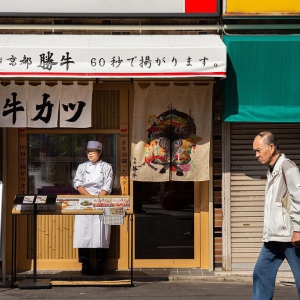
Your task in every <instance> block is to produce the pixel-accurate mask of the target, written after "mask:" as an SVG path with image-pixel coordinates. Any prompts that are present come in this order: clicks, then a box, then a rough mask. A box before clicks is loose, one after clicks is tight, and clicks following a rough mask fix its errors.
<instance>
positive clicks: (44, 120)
mask: <svg viewBox="0 0 300 300" xmlns="http://www.w3.org/2000/svg"><path fill="white" fill-rule="evenodd" d="M92 91H93V85H92V83H90V84H89V85H85V86H77V84H74V85H71V86H65V85H61V84H58V85H55V86H53V87H50V86H47V85H45V83H44V82H43V83H42V84H41V85H38V86H31V85H29V84H28V83H27V82H25V84H23V85H16V84H15V83H14V82H12V83H11V84H9V85H7V86H3V85H0V113H1V117H0V127H21V128H22V127H33V128H53V127H58V126H60V127H74V128H87V127H90V126H91V107H92ZM58 112H60V118H59V120H60V124H58Z"/></svg>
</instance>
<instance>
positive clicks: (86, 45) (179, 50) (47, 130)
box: [0, 35, 226, 270]
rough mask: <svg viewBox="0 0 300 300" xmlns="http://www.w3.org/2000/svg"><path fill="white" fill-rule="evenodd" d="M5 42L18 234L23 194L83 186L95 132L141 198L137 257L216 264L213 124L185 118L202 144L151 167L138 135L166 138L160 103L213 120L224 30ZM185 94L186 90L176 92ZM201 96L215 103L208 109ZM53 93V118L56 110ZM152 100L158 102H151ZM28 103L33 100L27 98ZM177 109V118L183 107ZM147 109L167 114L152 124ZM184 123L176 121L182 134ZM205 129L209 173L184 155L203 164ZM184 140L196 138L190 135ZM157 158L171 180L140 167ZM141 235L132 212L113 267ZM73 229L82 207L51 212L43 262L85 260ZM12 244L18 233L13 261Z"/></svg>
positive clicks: (9, 185)
mask: <svg viewBox="0 0 300 300" xmlns="http://www.w3.org/2000/svg"><path fill="white" fill-rule="evenodd" d="M0 53H1V57H2V63H1V65H0V76H1V78H2V79H1V81H2V82H1V98H2V99H1V100H0V101H1V109H2V115H3V116H4V117H5V118H2V121H1V122H2V123H1V127H2V128H3V129H2V131H3V151H4V153H5V156H6V163H5V164H4V166H3V182H4V184H5V186H6V194H5V199H6V208H7V209H6V210H7V229H8V233H9V232H10V228H11V215H10V208H11V207H12V202H13V198H14V195H15V194H18V193H34V194H48V193H49V194H60V195H62V194H74V193H76V191H75V190H74V189H73V187H72V179H73V177H74V172H75V170H76V168H77V166H78V164H79V163H81V162H83V161H85V160H86V157H85V154H84V152H85V145H86V142H87V141H88V140H91V139H97V140H99V141H102V142H103V145H104V156H103V160H105V161H107V162H110V163H111V164H112V165H113V167H114V172H115V181H114V191H113V193H114V194H122V195H133V197H134V200H133V202H134V212H135V227H134V228H135V229H134V230H135V232H134V233H133V234H134V236H135V241H134V254H135V260H134V266H135V267H143V268H147V267H157V268H159V267H164V268H166V267H199V268H205V269H209V268H211V265H212V260H213V258H212V254H211V253H212V252H213V251H212V250H213V245H212V238H213V236H212V226H213V225H212V197H213V196H212V186H211V185H212V182H211V172H212V170H211V169H212V163H211V151H212V149H211V147H210V139H211V125H210V126H209V127H204V125H203V126H201V127H203V129H202V130H204V131H203V132H202V131H201V128H200V127H199V126H198V127H197V126H196V125H198V123H197V124H196V125H195V128H194V127H192V129H190V127H186V128H185V129H183V131H188V136H192V135H193V138H192V144H193V147H191V149H188V150H187V151H186V152H185V153H184V155H185V156H184V159H183V158H182V153H179V152H176V154H174V155H173V156H174V157H176V158H177V163H172V166H171V167H170V166H169V167H166V166H165V165H164V164H163V163H162V164H160V163H157V160H151V161H149V163H147V165H146V166H145V167H144V168H140V167H139V166H138V165H139V162H138V157H135V158H136V159H137V162H136V164H134V163H133V162H132V159H133V154H132V149H133V148H132V147H133V145H134V144H138V143H136V140H135V139H136V138H139V135H140V136H143V135H144V136H145V141H147V139H149V137H150V135H151V137H153V136H154V137H156V138H157V137H158V136H157V135H155V132H156V129H157V127H156V125H157V120H161V121H163V122H167V121H168V119H167V118H166V119H164V117H162V116H160V115H159V114H160V113H162V112H164V111H168V110H170V109H171V110H174V108H175V110H176V109H180V111H181V112H184V110H185V107H186V108H187V111H186V113H184V114H178V115H177V117H178V119H183V116H186V115H187V116H189V117H192V118H193V119H195V120H196V121H197V120H198V119H205V120H207V122H205V124H211V122H212V87H213V84H214V80H215V78H220V77H225V76H226V47H225V45H224V44H223V43H222V41H221V39H220V37H219V36H217V35H205V36H204V35H203V36H201V35H190V36H187V35H178V36H172V35H165V36H163V35H160V36H150V35H149V36H144V35H139V36H99V35H97V36H96V35H95V36H84V35H82V36H77V35H64V36H62V35H41V36H38V35H3V36H1V39H0ZM150 87H151V88H154V90H155V92H153V91H154V90H150ZM190 88H192V92H191V90H190ZM82 90H84V92H81V91H82ZM158 90H160V92H159V93H158V92H157V91H158ZM171 90H172V91H173V94H171V92H170V91H171ZM148 91H150V92H148ZM203 91H206V92H205V93H204V92H203ZM144 92H145V93H144ZM82 93H83V94H82ZM143 93H144V94H143ZM153 93H158V94H157V95H159V97H158V99H155V101H156V102H155V101H154V100H151V99H154V98H155V97H153ZM198 93H199V94H198ZM45 94H46V95H47V96H45ZM89 95H90V96H89ZM137 95H138V96H137ZM149 95H150V96H151V95H152V96H151V97H152V98H151V97H150V98H149ZM155 95H156V94H155ZM170 95H173V96H172V97H171V96H170ZM179 95H180V96H179ZM176 97H177V98H179V100H180V101H178V102H175V98H176ZM156 98H157V97H156ZM171 98H172V99H171ZM39 101H40V102H39ZM82 102H84V104H83V103H82ZM198 102H199V103H202V104H201V105H203V107H204V106H206V107H207V109H208V110H204V108H203V107H201V108H199V103H198ZM50 103H51V104H53V107H52V106H51V107H52V115H51V116H50V117H49V115H47V114H46V112H47V109H48V112H49V107H50ZM149 103H157V104H155V105H152V108H151V105H150V106H147V105H148V104H149ZM192 103H193V105H192ZM194 103H195V105H194ZM42 104H43V105H42ZM158 104H163V107H162V111H158V112H156V111H155V109H153V107H155V106H157V105H158ZM21 106H22V107H23V108H24V110H19V109H16V108H20V107H21ZM137 107H139V109H137ZM10 108H14V109H15V110H14V112H12V111H9V109H10ZM151 109H152V110H153V112H154V113H153V112H152V110H151ZM194 109H195V110H194ZM78 111H81V114H80V113H78ZM207 112H209V114H208V113H207ZM155 114H156V115H155ZM171 115H172V118H173V116H174V112H173V113H172V114H171ZM175 115H176V114H175ZM75 116H76V120H75ZM136 116H138V117H139V116H143V117H140V118H141V119H143V120H145V119H146V118H149V117H150V116H151V117H152V119H153V120H154V121H155V122H154V123H155V124H156V125H155V126H149V128H152V130H150V131H147V129H149V128H146V127H145V128H142V127H139V125H138V126H136V125H135V124H137V123H136V119H138V118H136ZM48 117H49V118H48ZM53 118H54V119H53ZM70 120H71V121H70ZM46 121H47V122H46ZM146 121H147V120H146ZM187 122H189V121H187ZM146 123H147V122H146ZM172 124H175V123H172ZM188 124H190V123H188ZM141 126H142V125H141ZM179 129H180V126H179V125H178V124H177V123H176V125H174V127H173V129H172V130H173V131H172V134H175V133H176V134H177V133H178V130H179ZM141 130H142V131H143V132H142V133H141ZM189 130H191V131H190V132H189ZM149 132H151V134H150V133H149ZM148 134H150V135H149V136H148ZM160 137H161V136H160ZM180 137H181V138H182V136H180ZM201 139H202V144H203V145H205V146H207V147H206V149H205V151H206V152H205V153H206V157H205V159H203V160H205V162H206V163H207V165H206V170H205V172H206V175H205V176H203V174H202V172H198V173H197V177H193V176H190V177H187V173H188V171H189V170H190V169H189V170H187V169H180V168H179V167H178V165H180V164H181V165H185V167H187V162H189V166H190V165H191V164H190V161H191V160H192V159H191V157H192V155H193V153H195V151H196V150H195V149H196V148H197V147H198V144H199V145H202V144H201V142H200V140H201ZM172 141H173V140H172ZM176 141H178V138H177V139H176ZM138 142H139V141H138ZM189 142H191V141H190V140H189ZM145 143H146V142H145ZM183 143H184V144H185V145H186V141H183ZM149 145H150V144H149ZM164 147H167V146H166V144H164ZM155 149H156V148H153V151H154V150H155ZM163 149H164V150H165V152H167V151H168V150H166V148H163ZM193 151H194V152H193ZM187 152H188V154H187ZM176 155H178V156H176ZM190 156H191V157H190ZM16 158H18V159H16ZM168 159H169V158H168ZM183 161H184V162H185V163H183ZM198 164H199V163H198ZM133 166H134V168H133ZM196 166H197V164H196ZM157 167H162V169H160V172H157V173H153V174H152V178H156V177H158V176H164V177H163V178H162V180H151V178H150V179H149V178H146V177H143V179H139V178H136V176H141V175H139V174H138V173H139V171H140V170H152V171H153V170H154V169H155V168H157ZM176 168H177V169H176ZM173 169H175V170H176V172H175V173H176V174H175V173H174V172H173ZM196 169H197V168H196V167H195V170H196ZM163 170H164V171H163ZM181 170H183V171H181ZM193 170H194V169H193ZM141 172H142V171H141ZM153 172H154V171H153ZM203 172H204V171H203ZM144 173H145V174H148V172H144ZM173 173H174V174H173ZM160 174H161V175H160ZM195 174H196V173H195ZM171 175H173V176H174V178H171V177H170V176H171ZM175 176H176V177H175ZM201 176H202V177H201ZM31 227H32V220H31V218H30V217H22V220H21V221H20V222H19V227H18V236H19V237H20V240H18V243H19V246H18V253H17V257H18V266H17V268H18V269H20V270H26V269H30V268H32V236H31ZM129 234H130V233H129V227H128V224H127V223H125V225H124V226H121V227H114V228H113V232H112V239H111V246H110V249H109V254H108V261H107V265H106V267H107V268H109V269H128V267H129V263H130V262H129V253H128V249H129V247H128V245H129ZM72 239H73V216H40V217H39V218H38V268H39V269H52V268H54V269H62V270H63V269H74V270H75V269H79V264H78V262H77V251H76V249H73V248H72ZM146 242H147V243H146ZM145 243H146V244H145ZM10 244H11V243H10V235H9V234H8V236H7V250H8V251H7V253H8V257H7V260H8V261H9V260H10V257H9V255H10V251H9V250H10V246H9V245H10ZM24 249H25V250H24Z"/></svg>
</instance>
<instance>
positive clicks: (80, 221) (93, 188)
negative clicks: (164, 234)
mask: <svg viewBox="0 0 300 300" xmlns="http://www.w3.org/2000/svg"><path fill="white" fill-rule="evenodd" d="M86 153H87V157H88V161H87V162H84V163H82V164H80V165H79V166H78V168H77V170H76V175H75V178H74V187H75V189H77V190H78V192H79V193H80V194H81V195H83V196H91V195H93V196H100V197H101V196H105V195H108V194H110V193H111V190H112V185H113V168H112V166H111V165H110V164H109V163H106V162H104V161H102V159H101V157H102V144H101V143H100V142H98V141H89V142H88V144H87V151H86ZM109 242H110V225H104V223H103V216H102V215H78V216H75V224H74V240H73V247H74V248H79V249H78V250H79V253H78V254H79V262H81V263H82V273H84V274H87V275H91V274H95V273H96V274H99V275H100V274H101V273H102V265H103V255H102V254H103V252H102V251H101V249H102V248H109ZM90 248H96V261H97V265H96V270H95V271H94V270H93V268H92V265H91V258H92V257H91V253H90ZM101 252H102V253H101Z"/></svg>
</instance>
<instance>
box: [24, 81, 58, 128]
mask: <svg viewBox="0 0 300 300" xmlns="http://www.w3.org/2000/svg"><path fill="white" fill-rule="evenodd" d="M28 99H29V100H28V101H27V110H28V117H27V127H35V128H43V127H47V128H54V127H58V109H59V88H58V86H47V85H46V84H45V82H42V83H41V85H39V86H35V87H30V88H29V98H28Z"/></svg>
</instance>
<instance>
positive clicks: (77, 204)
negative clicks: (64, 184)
mask: <svg viewBox="0 0 300 300" xmlns="http://www.w3.org/2000/svg"><path fill="white" fill-rule="evenodd" d="M56 206H57V208H59V209H61V210H103V209H104V208H105V207H115V208H121V209H123V208H124V209H130V196H121V197H115V196H114V197H112V196H106V197H101V198H92V197H78V198H77V197H76V198H73V197H67V196H64V197H58V198H57V199H56Z"/></svg>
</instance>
